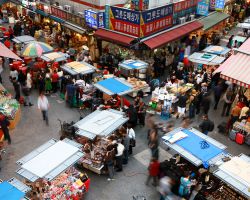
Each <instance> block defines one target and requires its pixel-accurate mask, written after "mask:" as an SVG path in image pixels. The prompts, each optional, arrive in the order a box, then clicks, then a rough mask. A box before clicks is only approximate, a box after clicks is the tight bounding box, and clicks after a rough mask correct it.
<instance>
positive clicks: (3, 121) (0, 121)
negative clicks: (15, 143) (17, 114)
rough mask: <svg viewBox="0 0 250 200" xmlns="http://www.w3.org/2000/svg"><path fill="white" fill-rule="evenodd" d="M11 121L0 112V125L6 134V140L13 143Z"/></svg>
mask: <svg viewBox="0 0 250 200" xmlns="http://www.w3.org/2000/svg"><path fill="white" fill-rule="evenodd" d="M9 125H10V122H9V120H8V119H7V117H5V116H4V115H3V114H0V127H1V129H2V131H3V134H4V140H8V144H11V138H10V134H9Z"/></svg>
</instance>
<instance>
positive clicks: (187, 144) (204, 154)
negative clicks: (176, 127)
mask: <svg viewBox="0 0 250 200" xmlns="http://www.w3.org/2000/svg"><path fill="white" fill-rule="evenodd" d="M182 131H183V132H184V133H186V134H187V135H188V137H186V138H183V139H181V140H179V141H177V142H176V144H177V145H179V146H181V147H182V148H183V149H186V150H187V151H189V152H190V153H191V154H193V155H194V156H195V157H197V158H199V159H200V160H202V162H208V161H209V160H210V159H212V158H214V157H215V156H217V155H218V154H220V153H222V152H223V150H222V149H220V148H218V147H216V146H215V145H213V144H211V143H210V142H208V141H206V142H207V144H208V146H207V148H204V149H203V148H202V142H203V141H204V139H203V138H200V137H199V136H198V135H196V134H194V133H193V132H191V131H190V130H187V129H184V130H182Z"/></svg>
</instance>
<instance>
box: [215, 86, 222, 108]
mask: <svg viewBox="0 0 250 200" xmlns="http://www.w3.org/2000/svg"><path fill="white" fill-rule="evenodd" d="M221 94H222V87H221V85H220V84H218V85H216V86H215V87H214V110H217V106H218V104H219V101H220V97H221Z"/></svg>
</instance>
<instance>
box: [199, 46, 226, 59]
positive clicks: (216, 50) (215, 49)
mask: <svg viewBox="0 0 250 200" xmlns="http://www.w3.org/2000/svg"><path fill="white" fill-rule="evenodd" d="M202 51H204V52H206V53H211V54H215V55H218V56H222V57H228V55H229V52H230V51H231V49H229V48H227V47H222V46H214V45H210V46H208V47H207V48H205V49H203V50H202Z"/></svg>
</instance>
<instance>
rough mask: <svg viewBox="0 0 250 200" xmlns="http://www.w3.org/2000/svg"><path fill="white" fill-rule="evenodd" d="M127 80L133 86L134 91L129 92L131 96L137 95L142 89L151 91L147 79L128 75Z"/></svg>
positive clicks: (144, 91)
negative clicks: (143, 79)
mask: <svg viewBox="0 0 250 200" xmlns="http://www.w3.org/2000/svg"><path fill="white" fill-rule="evenodd" d="M127 81H128V83H130V84H131V85H132V86H133V92H131V93H129V96H131V97H136V96H137V93H138V91H142V92H143V93H148V92H150V86H149V85H148V84H147V82H146V81H142V80H140V79H137V78H130V77H128V79H127Z"/></svg>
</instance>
